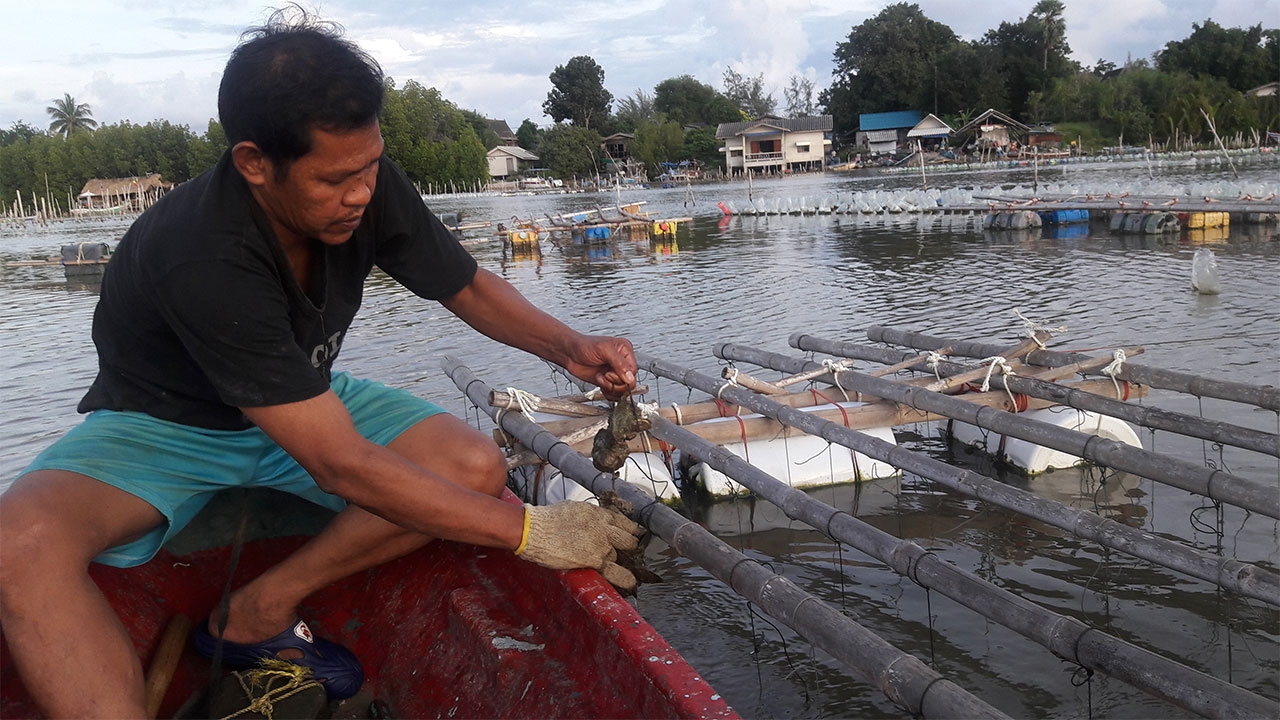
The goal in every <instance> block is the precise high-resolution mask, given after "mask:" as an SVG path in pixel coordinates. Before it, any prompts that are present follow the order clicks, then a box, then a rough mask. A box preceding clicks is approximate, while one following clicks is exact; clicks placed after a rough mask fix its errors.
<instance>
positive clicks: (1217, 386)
mask: <svg viewBox="0 0 1280 720" xmlns="http://www.w3.org/2000/svg"><path fill="white" fill-rule="evenodd" d="M793 337H794V336H793ZM867 339H868V340H870V341H871V342H883V343H891V344H893V345H905V346H907V347H910V348H914V349H916V350H933V349H935V348H937V347H942V346H944V345H951V346H953V354H955V355H963V356H965V357H979V358H980V357H988V356H990V355H992V354H994V353H995V352H997V351H998V350H999V347H998V346H996V345H990V344H985V343H977V342H963V341H957V340H947V339H943V338H938V337H933V336H930V335H924V334H921V333H915V332H907V331H903V330H896V329H894V328H887V327H881V326H874V325H873V326H872V327H869V328H867ZM1086 357H1088V356H1086V355H1082V354H1080V353H1061V352H1054V351H1052V350H1037V351H1034V352H1031V353H1028V354H1027V356H1026V357H1024V358H1023V361H1024V362H1026V363H1027V364H1029V365H1046V366H1050V367H1052V366H1056V365H1065V364H1066V363H1070V362H1076V361H1079V360H1083V359H1085V358H1086ZM1116 377H1117V378H1118V379H1120V380H1128V381H1130V382H1136V383H1142V384H1143V385H1150V386H1151V387H1153V388H1157V389H1159V390H1176V391H1177V392H1182V393H1187V394H1189V395H1195V396H1196V397H1211V398H1216V399H1219V400H1231V401H1233V402H1238V403H1244V404H1247V405H1256V406H1257V407H1261V408H1266V409H1267V410H1273V411H1275V412H1280V388H1277V387H1274V386H1270V385H1267V386H1262V387H1259V386H1257V385H1248V384H1245V383H1237V382H1226V381H1222V380H1211V379H1209V378H1203V377H1199V376H1196V375H1191V374H1188V373H1181V372H1175V371H1171V370H1161V369H1159V368H1151V367H1145V366H1142V365H1133V364H1129V363H1125V366H1124V367H1123V368H1121V370H1120V372H1119V373H1117V374H1116Z"/></svg>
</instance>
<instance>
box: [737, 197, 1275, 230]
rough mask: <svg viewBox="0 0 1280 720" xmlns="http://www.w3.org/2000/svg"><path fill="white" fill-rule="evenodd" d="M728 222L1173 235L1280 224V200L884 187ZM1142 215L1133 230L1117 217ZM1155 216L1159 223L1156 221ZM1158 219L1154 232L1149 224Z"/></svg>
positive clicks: (777, 206) (784, 203)
mask: <svg viewBox="0 0 1280 720" xmlns="http://www.w3.org/2000/svg"><path fill="white" fill-rule="evenodd" d="M717 206H718V207H719V208H720V211H721V213H723V215H724V216H725V217H735V216H746V217H758V216H781V215H900V214H908V215H910V214H985V215H986V218H985V219H984V221H983V227H984V228H988V229H1022V228H1029V227H1041V226H1043V225H1067V224H1073V223H1087V222H1089V221H1091V220H1106V221H1110V222H1112V223H1113V226H1112V229H1113V230H1115V231H1117V232H1146V233H1158V232H1172V231H1176V230H1178V229H1179V228H1181V227H1187V228H1211V227H1222V226H1225V225H1227V224H1228V223H1229V220H1230V217H1229V216H1230V215H1235V216H1236V217H1237V218H1238V221H1239V222H1244V223H1250V224H1262V223H1274V222H1277V221H1278V220H1280V198H1278V197H1277V194H1276V193H1271V194H1269V195H1267V196H1264V197H1261V198H1255V197H1253V196H1251V195H1248V194H1243V195H1238V196H1223V197H1215V196H1209V195H1200V196H1191V195H1187V194H1181V195H1179V194H1146V195H1137V194H1131V193H1127V192H1119V193H1111V192H1104V193H1099V194H1087V193H1086V194H1072V195H1061V194H1058V195H1053V194H1040V195H1029V196H1023V195H983V194H980V193H979V194H975V193H972V192H967V191H963V190H958V189H948V190H908V191H900V192H890V191H884V190H871V191H859V192H855V193H837V194H835V195H832V196H824V197H821V198H809V197H802V198H772V199H768V200H764V199H761V200H748V201H747V202H746V203H744V204H743V205H742V206H738V205H736V204H735V203H734V202H733V201H731V200H724V201H721V202H719V203H717ZM1129 214H1140V215H1142V216H1143V217H1144V220H1143V223H1144V224H1143V226H1142V227H1141V228H1136V225H1137V222H1138V221H1136V220H1132V221H1130V224H1128V225H1126V223H1125V221H1124V220H1122V221H1121V222H1120V223H1119V225H1118V226H1116V225H1115V224H1114V223H1115V222H1116V221H1115V218H1116V217H1117V216H1126V215H1129ZM1151 218H1155V219H1154V220H1152V219H1151ZM1148 221H1149V222H1150V229H1147V226H1146V223H1148Z"/></svg>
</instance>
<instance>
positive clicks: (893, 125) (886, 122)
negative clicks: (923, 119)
mask: <svg viewBox="0 0 1280 720" xmlns="http://www.w3.org/2000/svg"><path fill="white" fill-rule="evenodd" d="M919 122H920V112H919V111H918V110H897V111H895V112H883V113H863V114H861V115H859V116H858V134H857V135H856V136H855V137H856V139H855V142H856V143H857V145H858V147H860V148H865V149H866V151H867V152H869V153H871V154H873V155H875V154H880V153H892V152H893V151H894V150H896V149H897V147H898V146H899V145H901V144H903V143H905V142H906V141H907V133H908V132H909V131H910V130H911V128H914V127H915V126H916V125H917V124H919Z"/></svg>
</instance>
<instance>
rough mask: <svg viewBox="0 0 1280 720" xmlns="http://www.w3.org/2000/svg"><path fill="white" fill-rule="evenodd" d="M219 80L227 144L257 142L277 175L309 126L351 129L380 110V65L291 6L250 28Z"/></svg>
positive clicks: (307, 139)
mask: <svg viewBox="0 0 1280 720" xmlns="http://www.w3.org/2000/svg"><path fill="white" fill-rule="evenodd" d="M241 39H242V41H243V42H242V43H241V45H240V46H239V47H237V48H236V49H235V50H234V51H233V52H232V53H231V59H230V60H228V61H227V68H226V70H225V71H224V72H223V75H222V84H221V85H220V86H219V87H218V117H219V119H220V121H221V122H222V129H223V131H224V132H225V133H226V136H227V143H228V145H230V146H232V147H234V146H235V145H236V143H239V142H243V141H245V140H249V141H251V142H254V143H256V144H257V146H258V147H259V149H261V150H262V153H263V154H264V155H265V156H266V157H267V158H268V159H270V160H271V161H272V163H273V164H275V166H276V170H277V172H278V173H279V174H281V175H282V176H283V175H284V174H287V172H288V167H289V165H290V164H291V163H292V162H293V161H294V160H297V159H298V158H300V157H302V156H303V155H306V154H307V153H308V152H310V150H311V131H312V130H313V129H315V128H319V129H321V130H329V131H342V130H355V129H357V128H362V127H365V126H367V125H368V124H369V123H371V122H376V121H377V119H378V114H379V113H380V112H381V111H382V99H383V93H384V91H383V86H382V82H383V79H382V68H380V67H379V66H378V63H377V62H376V61H375V60H374V59H373V58H371V57H369V56H368V55H367V54H366V53H365V52H364V51H363V50H361V49H360V48H359V47H357V46H356V45H355V44H354V43H352V42H350V41H348V40H345V39H343V38H342V28H341V27H340V26H338V25H337V24H335V23H331V22H326V21H321V20H317V19H315V18H313V17H311V16H309V15H308V14H307V12H306V11H305V10H303V9H302V8H300V7H298V6H296V5H293V6H290V7H287V8H283V9H279V10H276V11H275V12H273V13H272V15H271V17H270V18H268V20H267V22H266V24H265V25H263V26H262V27H256V28H250V29H248V30H246V31H245V32H244V34H243V35H242V36H241Z"/></svg>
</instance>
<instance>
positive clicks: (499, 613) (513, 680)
mask: <svg viewBox="0 0 1280 720" xmlns="http://www.w3.org/2000/svg"><path fill="white" fill-rule="evenodd" d="M305 539H306V538H305V537H302V536H294V537H289V538H275V539H269V540H258V541H254V542H250V543H246V544H245V546H244V548H243V552H242V555H241V559H240V562H239V566H238V568H237V570H236V573H235V580H234V584H235V585H237V586H238V585H240V584H242V583H244V582H246V581H247V580H248V579H250V578H252V577H254V576H256V575H258V574H259V573H261V572H262V571H263V570H265V569H266V568H268V567H270V566H271V565H272V564H274V563H275V562H277V561H278V560H279V559H280V558H282V557H284V556H285V555H286V554H287V553H289V552H290V551H292V550H293V549H295V548H297V547H298V546H299V545H301V544H302V543H303V542H305ZM229 560H230V549H229V548H228V547H221V548H216V549H212V550H204V551H199V552H195V553H191V554H188V555H182V556H175V555H172V554H170V553H168V552H161V553H160V554H159V555H157V556H156V557H155V558H154V559H153V560H152V561H151V562H149V563H147V564H145V565H142V566H140V567H137V568H130V569H123V570H122V569H117V568H110V567H106V566H101V565H94V566H93V567H92V570H91V574H92V576H93V578H94V580H95V581H96V582H97V583H98V585H99V587H101V588H102V590H103V592H104V593H105V594H106V595H107V597H108V598H109V599H110V600H111V602H112V604H113V605H114V607H115V608H116V610H117V613H118V614H119V615H120V616H121V619H122V620H123V621H124V623H125V625H126V627H127V628H128V629H129V632H130V634H131V636H132V638H133V641H134V645H135V647H136V648H137V651H138V654H139V656H140V657H141V658H142V662H143V666H144V667H147V665H148V664H149V662H150V659H151V656H152V655H153V654H154V653H155V651H156V647H157V645H158V643H159V641H160V638H161V635H162V634H163V632H164V629H165V626H166V625H167V623H168V622H169V620H170V619H171V618H173V617H174V616H176V615H178V614H185V615H187V616H188V617H190V618H191V619H192V620H195V621H197V622H200V621H202V620H203V619H204V618H206V617H207V616H208V614H209V611H210V610H211V609H212V608H213V607H214V606H215V605H216V604H217V602H218V601H219V599H220V598H221V595H222V591H223V587H224V584H225V582H226V571H227V569H228V567H229ZM300 610H301V613H302V616H303V618H304V619H306V620H307V622H308V624H309V625H310V626H311V629H312V631H313V632H315V633H316V634H317V635H319V636H321V637H328V638H330V639H333V640H336V641H339V642H341V643H343V644H344V645H346V646H347V647H349V648H351V649H352V650H353V651H354V652H355V653H356V654H357V655H358V656H359V658H360V660H361V662H362V663H363V665H364V669H365V675H366V682H365V690H364V692H362V696H363V695H366V694H369V693H370V692H371V693H372V695H373V697H374V698H376V699H377V700H379V701H381V702H384V703H385V704H386V706H387V709H388V710H389V712H390V715H391V716H392V717H405V718H418V717H453V718H468V717H471V718H481V717H483V718H521V717H530V718H533V717H536V718H554V717H596V718H599V717H608V718H624V717H649V718H655V717H680V718H685V717H689V718H692V717H708V718H710V717H736V715H735V714H734V712H733V710H732V709H730V708H729V707H728V706H727V705H726V704H725V702H724V700H723V699H722V698H720V696H719V695H718V694H716V693H715V691H714V690H713V689H712V688H711V687H710V686H709V685H708V684H707V683H706V682H705V681H703V680H702V679H701V678H700V676H699V675H698V673H697V672H696V671H695V670H694V669H693V668H692V667H690V666H689V665H688V664H687V663H686V662H685V661H684V660H683V658H681V657H680V655H679V654H678V653H677V652H676V651H675V650H674V649H672V648H671V647H670V645H668V644H667V643H666V641H665V640H663V639H662V637H661V636H659V635H658V633H657V632H656V631H655V630H654V629H653V628H652V627H650V626H649V624H648V623H647V622H645V621H644V620H643V619H642V618H641V617H640V616H639V615H638V614H637V613H636V612H635V610H634V608H632V607H631V606H630V605H629V604H627V603H626V602H625V601H624V600H623V599H622V598H621V597H620V596H619V595H618V594H617V592H616V591H615V590H614V589H613V588H612V587H611V586H609V585H608V584H607V583H606V582H604V580H603V579H601V577H600V575H599V574H598V573H596V572H594V571H588V570H577V571H570V572H551V571H548V570H544V569H542V568H540V567H537V566H535V565H533V564H531V563H528V562H525V561H523V560H520V559H518V558H516V557H515V556H514V555H512V554H511V553H509V552H504V551H498V550H488V549H484V548H477V547H474V546H470V545H460V544H456V543H449V542H436V543H432V544H431V545H429V546H427V547H426V548H423V549H422V550H420V551H418V552H416V553H414V554H412V555H409V556H407V557H404V558H401V559H399V560H396V561H393V562H391V563H387V564H385V565H382V566H379V567H377V568H374V569H371V570H369V571H366V572H364V573H360V574H357V575H354V576H352V577H349V578H347V579H346V580H344V581H342V582H339V583H337V584H335V585H332V586H330V587H328V588H326V589H324V590H323V591H321V592H319V593H316V594H315V595H313V596H312V597H310V598H308V599H307V601H306V603H305V604H304V606H303V607H302V608H301V609H300ZM209 673H210V670H209V662H208V661H207V660H205V659H203V658H201V657H199V656H198V655H197V654H195V652H194V651H193V650H191V649H190V648H186V649H185V650H184V651H183V654H182V657H181V659H180V661H179V663H178V667H177V670H176V672H175V675H174V679H173V681H172V684H171V685H170V687H169V690H168V692H167V694H166V695H165V700H164V702H163V704H162V705H161V709H160V716H161V717H171V716H172V715H173V714H174V713H175V712H176V711H178V710H179V708H180V707H181V706H182V705H183V704H184V702H186V701H187V700H188V699H189V698H191V697H192V696H193V695H195V694H197V693H199V692H201V691H202V690H203V688H204V687H205V686H206V685H207V683H208V680H209ZM68 682H74V678H69V679H68ZM38 715H39V713H38V711H37V710H36V708H35V706H34V705H33V704H32V702H31V700H30V698H29V697H28V696H27V694H26V692H25V690H24V689H23V687H22V683H21V681H20V680H19V679H18V677H17V674H16V672H15V670H14V668H13V663H12V661H11V659H10V656H9V651H8V647H7V645H5V644H4V643H3V637H2V636H0V717H5V718H21V717H37V716H38Z"/></svg>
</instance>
